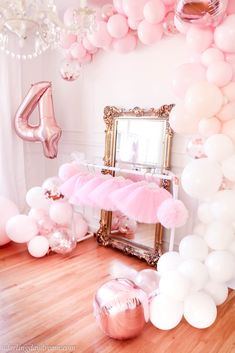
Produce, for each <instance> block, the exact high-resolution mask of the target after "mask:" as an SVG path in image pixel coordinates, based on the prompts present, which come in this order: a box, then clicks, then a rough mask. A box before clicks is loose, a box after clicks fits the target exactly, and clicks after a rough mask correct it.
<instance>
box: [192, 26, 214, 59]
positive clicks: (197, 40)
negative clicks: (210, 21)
mask: <svg viewBox="0 0 235 353" xmlns="http://www.w3.org/2000/svg"><path fill="white" fill-rule="evenodd" d="M212 42H213V32H212V30H211V29H209V28H200V27H194V26H191V27H190V28H189V30H188V31H187V34H186V43H187V45H188V47H189V48H190V49H192V50H193V51H196V52H199V53H201V52H203V51H204V50H206V49H207V48H209V47H210V46H211V44H212Z"/></svg>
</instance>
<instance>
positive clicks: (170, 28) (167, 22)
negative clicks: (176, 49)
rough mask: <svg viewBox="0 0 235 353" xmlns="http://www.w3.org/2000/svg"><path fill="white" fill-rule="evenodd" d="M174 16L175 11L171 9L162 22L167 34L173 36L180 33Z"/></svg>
mask: <svg viewBox="0 0 235 353" xmlns="http://www.w3.org/2000/svg"><path fill="white" fill-rule="evenodd" d="M174 18H175V12H174V11H169V12H168V13H167V14H166V15H165V17H164V20H163V22H162V28H163V32H164V34H165V35H166V36H172V35H174V34H176V33H179V31H178V29H177V28H176V26H175V23H174Z"/></svg>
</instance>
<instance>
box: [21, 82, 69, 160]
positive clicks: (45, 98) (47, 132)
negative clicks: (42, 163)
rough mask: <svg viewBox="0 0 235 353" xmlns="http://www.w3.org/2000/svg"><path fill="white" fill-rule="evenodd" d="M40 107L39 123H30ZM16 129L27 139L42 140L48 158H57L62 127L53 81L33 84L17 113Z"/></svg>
mask: <svg viewBox="0 0 235 353" xmlns="http://www.w3.org/2000/svg"><path fill="white" fill-rule="evenodd" d="M37 105H38V107H39V124H38V125H36V126H34V125H30V124H29V118H30V115H31V114H32V112H33V110H34V109H35V107H36V106H37ZM15 130H16V133H17V135H18V136H19V137H21V138H22V139H23V140H25V141H33V142H41V143H42V146H43V152H44V155H45V157H47V158H55V157H56V156H57V152H58V142H59V139H60V137H61V133H62V131H61V128H60V127H59V126H58V125H57V123H56V120H55V116H54V108H53V101H52V88H51V82H47V81H45V82H38V83H35V84H33V85H32V86H31V88H30V90H29V92H28V93H27V95H26V96H25V98H24V100H23V102H22V103H21V105H20V106H19V108H18V110H17V112H16V115H15Z"/></svg>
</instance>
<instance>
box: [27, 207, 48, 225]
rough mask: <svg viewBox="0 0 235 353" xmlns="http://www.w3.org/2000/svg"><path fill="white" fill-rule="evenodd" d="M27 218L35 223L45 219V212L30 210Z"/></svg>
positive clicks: (35, 209)
mask: <svg viewBox="0 0 235 353" xmlns="http://www.w3.org/2000/svg"><path fill="white" fill-rule="evenodd" d="M28 216H29V217H31V218H33V219H34V220H35V221H36V222H37V221H39V220H40V219H42V218H45V217H47V212H46V211H45V210H42V209H37V208H31V210H30V211H29V213H28Z"/></svg>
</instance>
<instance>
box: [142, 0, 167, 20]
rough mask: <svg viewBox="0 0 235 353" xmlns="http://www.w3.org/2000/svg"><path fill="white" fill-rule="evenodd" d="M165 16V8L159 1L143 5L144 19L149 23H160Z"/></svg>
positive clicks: (152, 0) (155, 0)
mask: <svg viewBox="0 0 235 353" xmlns="http://www.w3.org/2000/svg"><path fill="white" fill-rule="evenodd" d="M165 14H166V8H165V5H164V4H163V2H162V1H161V0H150V1H148V2H147V3H146V4H145V5H144V18H145V20H146V21H148V22H149V23H153V24H156V23H160V22H161V21H162V20H163V19H164V17H165Z"/></svg>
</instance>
